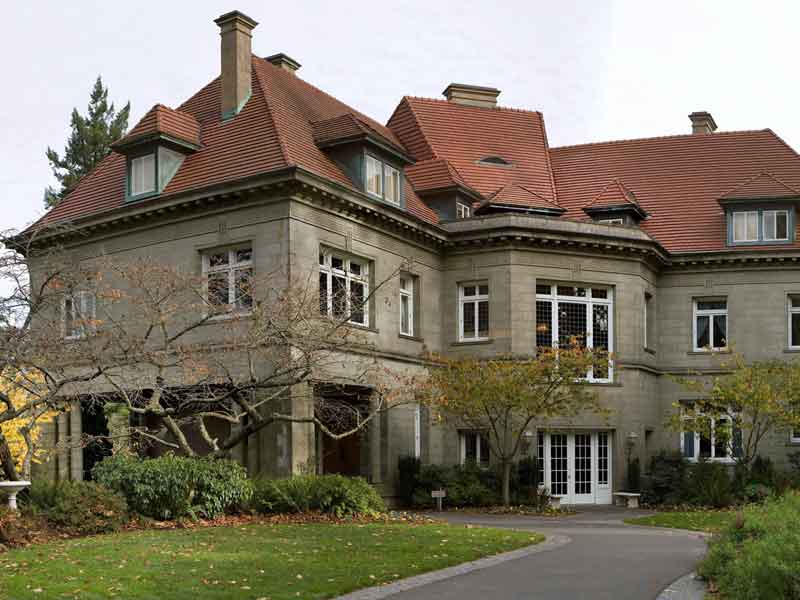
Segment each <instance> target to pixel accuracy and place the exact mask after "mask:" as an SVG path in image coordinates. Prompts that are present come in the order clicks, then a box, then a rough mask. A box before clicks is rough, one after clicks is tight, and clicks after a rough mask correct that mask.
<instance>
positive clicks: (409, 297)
mask: <svg viewBox="0 0 800 600" xmlns="http://www.w3.org/2000/svg"><path fill="white" fill-rule="evenodd" d="M415 279H416V278H415V277H414V276H413V275H400V333H401V334H402V335H407V336H410V337H411V336H413V335H414V332H415V323H414V317H415V315H414V296H415V292H416V289H415V288H416V287H417V286H416V281H415ZM403 300H405V303H406V304H405V306H407V307H408V330H406V331H403Z"/></svg>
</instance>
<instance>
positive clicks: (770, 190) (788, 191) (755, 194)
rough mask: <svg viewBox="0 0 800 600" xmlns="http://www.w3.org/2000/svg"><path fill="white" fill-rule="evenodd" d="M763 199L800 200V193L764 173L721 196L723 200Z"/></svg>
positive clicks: (770, 174) (771, 175) (769, 174)
mask: <svg viewBox="0 0 800 600" xmlns="http://www.w3.org/2000/svg"><path fill="white" fill-rule="evenodd" d="M761 198H800V191H798V190H797V189H796V188H793V187H792V186H790V185H787V184H785V183H784V182H783V181H781V180H780V179H778V178H777V177H775V176H774V175H773V174H772V173H767V172H766V171H764V172H763V173H759V174H758V175H756V176H755V177H751V178H750V179H748V180H747V181H745V182H744V183H742V184H741V185H737V186H736V187H735V188H733V189H732V190H730V191H728V192H726V193H725V194H723V195H722V196H720V199H722V200H756V199H761Z"/></svg>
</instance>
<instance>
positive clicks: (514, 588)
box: [392, 507, 706, 600]
mask: <svg viewBox="0 0 800 600" xmlns="http://www.w3.org/2000/svg"><path fill="white" fill-rule="evenodd" d="M645 514H651V513H648V512H646V511H641V510H639V511H634V510H626V509H615V508H612V507H591V508H588V509H581V512H580V513H579V514H577V515H574V516H571V517H562V518H557V519H554V518H537V517H508V516H490V515H478V514H476V515H465V514H458V513H445V514H444V518H445V519H447V520H448V521H450V522H451V523H464V524H467V523H473V524H478V525H490V526H492V527H506V528H513V529H529V530H532V531H538V532H541V533H544V534H546V535H548V536H566V537H568V538H569V539H570V542H569V543H567V544H565V545H562V546H559V547H557V548H555V549H553V550H550V551H547V552H540V553H536V554H531V555H528V556H525V557H522V558H519V559H517V560H511V561H507V562H503V563H500V564H497V565H495V566H492V567H489V568H486V569H481V570H479V571H473V572H471V573H467V574H465V575H459V576H457V577H453V578H451V579H447V580H444V581H439V582H436V583H431V584H430V585H425V586H422V587H418V588H416V589H413V590H410V591H407V592H401V593H399V594H397V595H393V596H392V600H423V599H425V600H429V599H432V598H436V599H437V600H485V599H490V600H506V599H509V600H512V599H513V600H516V599H523V598H524V599H526V600H529V599H530V600H573V599H587V600H588V599H591V600H606V599H608V600H611V599H613V600H655V599H656V598H657V597H658V595H659V593H660V592H661V591H662V590H664V589H665V588H667V586H669V585H670V584H671V583H672V582H674V581H675V580H677V579H679V578H680V577H681V576H683V575H686V574H687V573H689V572H690V571H692V570H693V569H694V567H695V565H696V564H697V562H698V561H699V560H700V559H701V558H702V556H703V554H704V553H705V550H706V543H705V540H704V538H703V536H702V535H700V534H696V533H690V532H683V531H675V530H669V529H655V528H647V527H635V526H631V525H625V524H623V523H622V520H623V519H627V518H631V517H635V516H640V515H645ZM437 516H438V515H437ZM701 597H702V596H701Z"/></svg>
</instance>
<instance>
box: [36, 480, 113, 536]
mask: <svg viewBox="0 0 800 600" xmlns="http://www.w3.org/2000/svg"><path fill="white" fill-rule="evenodd" d="M26 510H32V511H33V512H36V513H39V514H40V515H41V516H42V517H44V518H45V519H46V520H47V522H48V523H50V524H51V525H53V526H54V527H56V528H58V529H60V530H62V531H65V532H66V533H71V534H77V535H92V534H96V533H111V532H113V531H119V530H120V529H122V526H123V525H124V524H125V523H126V522H127V521H128V505H127V502H126V501H125V498H124V497H123V496H122V495H121V494H118V493H117V492H115V491H113V490H111V489H109V488H107V487H104V486H102V485H99V484H97V483H94V482H91V481H63V482H60V483H50V482H41V481H39V482H34V483H33V485H32V486H31V488H30V491H29V494H28V499H27V505H26Z"/></svg>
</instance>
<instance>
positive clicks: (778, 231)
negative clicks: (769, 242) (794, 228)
mask: <svg viewBox="0 0 800 600" xmlns="http://www.w3.org/2000/svg"><path fill="white" fill-rule="evenodd" d="M788 237H789V224H788V222H787V219H786V213H785V212H783V211H781V212H778V213H776V214H775V239H776V240H785V239H787V238H788Z"/></svg>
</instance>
